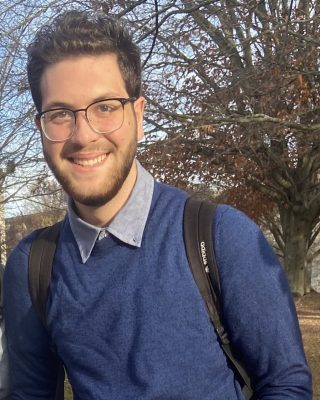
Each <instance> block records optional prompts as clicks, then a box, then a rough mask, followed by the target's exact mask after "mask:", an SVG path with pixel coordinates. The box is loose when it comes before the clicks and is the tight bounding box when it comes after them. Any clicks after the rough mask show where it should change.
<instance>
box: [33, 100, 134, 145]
mask: <svg viewBox="0 0 320 400" xmlns="http://www.w3.org/2000/svg"><path fill="white" fill-rule="evenodd" d="M107 100H117V101H119V102H120V103H121V106H122V110H123V111H124V106H125V105H126V104H127V103H133V102H135V101H136V100H137V97H127V98H124V97H108V98H105V99H100V100H96V101H94V102H93V103H90V104H89V105H88V106H87V107H86V108H78V109H76V110H72V109H71V108H68V107H55V108H50V109H49V110H45V111H42V112H40V113H38V114H36V116H35V118H36V119H37V120H38V121H39V122H40V126H41V131H42V133H43V134H44V135H45V137H46V138H47V139H48V140H50V142H65V141H67V140H68V139H70V138H71V137H72V136H73V135H74V132H75V130H76V124H77V116H76V113H77V112H79V111H84V113H85V117H86V121H87V123H88V125H89V126H90V128H91V129H92V130H93V131H94V132H95V133H99V134H101V135H108V134H109V133H112V132H115V131H116V130H118V129H120V128H121V126H122V124H123V121H124V118H123V119H122V123H121V125H120V126H119V127H118V128H116V129H114V130H112V131H108V132H99V131H97V130H96V129H94V128H93V126H91V123H90V121H89V119H88V115H87V111H88V109H89V108H90V107H91V106H93V105H94V104H97V103H100V102H102V101H107ZM58 110H66V111H70V112H71V113H72V114H73V118H74V127H73V129H72V131H71V132H70V134H69V136H68V137H67V138H65V139H51V138H49V137H48V135H47V133H46V131H45V128H44V126H43V123H42V121H43V116H44V115H45V114H46V113H48V112H51V111H58Z"/></svg>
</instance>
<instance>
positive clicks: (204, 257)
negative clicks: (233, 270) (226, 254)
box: [183, 197, 253, 400]
mask: <svg viewBox="0 0 320 400" xmlns="http://www.w3.org/2000/svg"><path fill="white" fill-rule="evenodd" d="M215 209H216V205H215V204H213V203H210V202H208V201H202V200H199V199H196V198H194V197H189V198H188V199H187V201H186V204H185V209H184V219H183V221H184V222H183V224H184V240H185V246H186V252H187V257H188V261H189V266H190V269H191V271H192V274H193V277H194V280H195V282H196V284H197V286H198V288H199V291H200V293H201V295H202V298H203V300H204V302H205V304H206V307H207V310H208V313H209V317H210V319H211V322H212V324H213V326H214V328H215V330H216V332H217V335H218V338H219V341H220V345H221V348H222V350H223V351H224V353H225V355H226V357H227V359H228V360H229V362H230V365H231V366H232V368H233V371H234V372H235V374H236V375H237V377H238V379H239V381H240V383H241V385H242V392H243V394H244V396H245V398H246V399H247V400H249V399H251V398H252V396H253V391H252V389H251V382H250V378H249V376H248V375H247V373H246V371H245V370H244V368H243V367H242V366H241V365H240V363H239V362H238V361H237V360H236V359H235V358H234V356H233V354H232V350H231V345H230V341H229V339H228V335H227V332H226V330H225V328H224V326H223V324H222V321H221V304H220V295H221V293H220V292H221V288H220V280H219V272H218V268H217V264H216V259H215V254H214V247H213V243H214V238H213V236H212V224H213V220H214V213H215Z"/></svg>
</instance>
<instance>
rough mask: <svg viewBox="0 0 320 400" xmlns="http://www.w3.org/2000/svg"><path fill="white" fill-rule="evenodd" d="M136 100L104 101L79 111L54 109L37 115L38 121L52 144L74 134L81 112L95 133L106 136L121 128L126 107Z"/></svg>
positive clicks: (132, 98)
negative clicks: (77, 115)
mask: <svg viewBox="0 0 320 400" xmlns="http://www.w3.org/2000/svg"><path fill="white" fill-rule="evenodd" d="M136 100H137V98H136V97H128V98H126V99H124V98H112V99H103V100H99V101H95V102H94V103H91V104H89V105H88V107H87V108H79V109H78V110H70V109H69V108H53V109H51V110H47V111H43V112H41V113H39V114H37V115H36V119H38V120H39V121H40V125H41V129H42V132H43V133H44V135H45V136H46V138H47V139H49V140H50V141H51V142H64V141H66V140H68V139H69V138H70V137H71V136H72V135H73V134H74V132H75V128H76V113H77V112H79V111H84V113H85V117H86V120H87V122H88V124H89V126H90V128H91V129H92V130H93V131H94V132H96V133H101V134H104V135H106V134H109V133H112V132H114V131H116V130H118V129H120V128H121V126H122V124H123V120H124V106H125V105H126V104H127V103H133V102H134V101H136Z"/></svg>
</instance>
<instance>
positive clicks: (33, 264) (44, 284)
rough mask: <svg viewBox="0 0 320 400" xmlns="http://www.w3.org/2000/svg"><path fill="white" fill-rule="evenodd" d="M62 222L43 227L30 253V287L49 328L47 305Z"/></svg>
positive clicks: (35, 302) (35, 303)
mask: <svg viewBox="0 0 320 400" xmlns="http://www.w3.org/2000/svg"><path fill="white" fill-rule="evenodd" d="M60 224H61V222H58V223H56V224H54V225H52V226H47V227H46V228H44V229H42V230H41V231H40V233H39V235H38V236H37V237H36V238H35V239H34V240H33V242H32V245H31V249H30V254H29V289H30V295H31V300H32V303H33V306H34V308H35V310H36V312H37V315H38V317H39V319H40V321H41V322H42V324H43V325H44V327H45V328H47V321H46V306H47V299H48V293H49V287H50V282H51V274H52V264H53V258H54V254H55V251H56V246H57V244H56V242H57V240H58V236H59V229H60Z"/></svg>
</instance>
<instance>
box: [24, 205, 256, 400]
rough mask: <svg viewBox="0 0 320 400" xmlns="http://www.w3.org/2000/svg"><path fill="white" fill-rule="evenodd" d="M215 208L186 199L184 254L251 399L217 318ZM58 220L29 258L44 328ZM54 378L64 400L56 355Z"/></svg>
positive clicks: (34, 297) (33, 292)
mask: <svg viewBox="0 0 320 400" xmlns="http://www.w3.org/2000/svg"><path fill="white" fill-rule="evenodd" d="M215 208H216V205H215V204H213V203H210V202H208V201H202V200H198V199H196V198H194V197H189V198H188V199H187V201H186V204H185V209H184V217H183V232H184V242H185V247H186V253H187V257H188V261H189V266H190V269H191V272H192V274H193V277H194V280H195V282H196V284H197V286H198V288H199V291H200V293H201V295H202V298H203V300H204V303H205V305H206V308H207V310H208V315H209V317H210V320H211V322H212V324H213V326H214V328H215V331H216V333H217V336H218V340H219V342H220V346H221V348H222V350H223V351H224V353H225V356H226V358H227V360H228V362H229V365H230V366H231V368H232V370H233V372H234V374H235V375H236V377H237V379H238V381H239V382H240V384H241V387H242V392H243V395H244V397H245V399H246V400H250V399H253V390H252V388H251V383H250V378H249V376H248V374H247V373H246V371H245V370H244V368H243V367H242V366H241V364H240V363H239V362H238V361H237V360H236V358H235V357H234V355H233V352H232V348H231V344H230V341H229V339H228V334H227V332H226V330H225V328H224V326H223V323H222V318H221V304H220V303H221V302H220V290H221V289H220V281H219V272H218V269H217V265H216V261H215V255H214V248H213V245H212V244H213V237H212V224H211V223H208V221H213V218H214V212H215ZM60 225H61V221H60V222H58V223H56V224H54V225H52V226H49V227H46V228H43V229H41V230H40V233H39V235H38V236H37V237H36V238H35V239H34V241H33V243H32V245H31V250H30V255H29V289H30V295H31V299H32V303H33V306H34V308H35V310H36V313H37V315H38V317H39V319H40V321H41V322H42V324H43V325H44V326H45V327H46V328H47V325H46V304H47V298H48V292H49V287H50V281H51V273H52V264H53V258H54V254H55V250H56V243H57V241H58V236H59V230H60ZM56 362H57V366H58V378H57V389H56V397H55V399H56V400H63V399H64V378H65V374H64V369H63V364H62V362H61V360H59V358H58V356H56Z"/></svg>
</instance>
